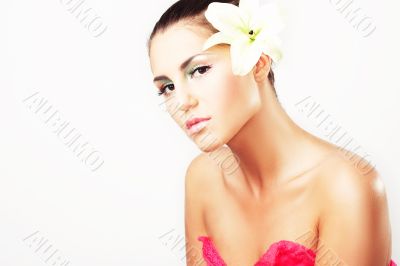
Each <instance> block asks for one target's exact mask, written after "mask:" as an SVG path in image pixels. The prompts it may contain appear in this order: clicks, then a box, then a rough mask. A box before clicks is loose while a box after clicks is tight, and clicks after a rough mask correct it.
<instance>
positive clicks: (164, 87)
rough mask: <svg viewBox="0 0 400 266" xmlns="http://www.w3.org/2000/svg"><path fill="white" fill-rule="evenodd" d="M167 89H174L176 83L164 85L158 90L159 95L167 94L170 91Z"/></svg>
mask: <svg viewBox="0 0 400 266" xmlns="http://www.w3.org/2000/svg"><path fill="white" fill-rule="evenodd" d="M166 89H168V90H170V91H173V90H174V89H175V87H174V84H172V83H170V84H167V85H165V86H163V87H162V88H161V89H160V91H159V92H158V95H159V96H161V95H163V94H167V95H168V93H166V92H165V90H166Z"/></svg>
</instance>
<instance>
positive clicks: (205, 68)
mask: <svg viewBox="0 0 400 266" xmlns="http://www.w3.org/2000/svg"><path fill="white" fill-rule="evenodd" d="M210 68H211V66H210V65H208V66H199V67H196V68H194V69H193V70H192V71H190V72H189V74H190V77H191V78H193V76H194V74H196V72H198V73H199V74H200V75H204V74H205V73H206V72H207V71H208V70H209V69H210Z"/></svg>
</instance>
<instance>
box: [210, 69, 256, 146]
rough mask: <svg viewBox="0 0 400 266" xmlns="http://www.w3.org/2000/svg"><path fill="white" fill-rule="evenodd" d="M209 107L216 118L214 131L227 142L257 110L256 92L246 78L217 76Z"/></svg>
mask: <svg viewBox="0 0 400 266" xmlns="http://www.w3.org/2000/svg"><path fill="white" fill-rule="evenodd" d="M219 77H220V78H219V80H218V81H216V82H215V83H214V84H216V88H215V89H214V92H213V95H212V96H213V97H212V98H211V99H212V102H211V106H212V108H213V113H214V115H215V116H216V121H217V123H216V125H215V127H216V131H217V132H219V134H221V138H223V139H224V142H227V141H229V139H230V138H231V137H233V136H234V135H235V134H236V133H237V132H238V131H239V130H240V128H241V127H242V126H243V125H244V124H245V123H246V122H247V121H248V120H249V119H250V118H251V117H252V116H253V115H254V114H255V112H256V111H257V110H258V107H259V105H258V104H257V102H258V101H255V99H259V97H258V96H257V95H258V91H257V90H256V89H255V88H251V85H249V82H248V80H246V77H238V76H234V75H232V74H230V73H225V74H224V75H219Z"/></svg>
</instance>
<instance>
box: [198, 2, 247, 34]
mask: <svg viewBox="0 0 400 266" xmlns="http://www.w3.org/2000/svg"><path fill="white" fill-rule="evenodd" d="M204 16H205V17H206V19H207V20H208V21H209V22H210V23H211V24H212V25H213V26H214V28H216V29H217V30H219V31H221V32H223V33H224V34H225V35H229V36H236V35H238V34H243V33H242V31H241V29H242V28H243V27H244V23H243V20H242V12H241V11H240V10H239V8H238V7H237V6H235V5H233V4H228V3H219V2H212V3H211V4H209V5H208V8H207V10H206V11H205V12H204Z"/></svg>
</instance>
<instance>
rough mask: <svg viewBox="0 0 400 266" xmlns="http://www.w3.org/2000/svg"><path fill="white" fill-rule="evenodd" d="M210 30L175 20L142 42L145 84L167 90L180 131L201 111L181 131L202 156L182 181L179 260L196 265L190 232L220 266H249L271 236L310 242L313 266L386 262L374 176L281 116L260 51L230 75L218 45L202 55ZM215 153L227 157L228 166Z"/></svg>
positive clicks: (382, 204) (383, 216) (382, 200)
mask: <svg viewBox="0 0 400 266" xmlns="http://www.w3.org/2000/svg"><path fill="white" fill-rule="evenodd" d="M210 35H211V32H209V31H208V30H207V29H206V28H204V27H201V26H195V25H191V24H188V23H185V22H179V23H176V24H174V25H172V26H170V27H168V28H167V29H166V30H165V31H164V32H160V33H157V34H156V36H155V37H154V39H153V40H152V42H151V48H150V64H151V69H152V72H153V74H154V77H161V76H162V78H157V80H156V81H155V85H156V87H157V88H158V89H161V88H164V87H165V86H167V89H166V92H167V94H164V95H163V96H161V97H165V103H166V106H167V111H168V112H169V113H170V114H171V116H172V117H173V119H174V120H175V122H176V123H177V124H178V125H179V126H180V127H181V128H182V130H184V131H185V133H188V132H187V130H186V128H185V126H184V123H185V121H186V120H187V119H189V118H192V117H211V120H209V123H208V124H207V126H206V127H205V128H204V129H203V130H202V131H200V132H199V133H198V134H195V135H193V136H189V135H188V136H189V137H190V138H191V139H192V140H193V141H194V142H195V143H196V144H197V145H198V147H199V148H200V149H201V150H202V151H203V152H202V153H201V154H199V155H198V156H197V157H196V158H194V159H193V161H192V162H191V163H190V165H189V167H188V169H187V172H186V177H185V236H186V252H187V256H186V262H187V265H188V266H194V265H206V263H205V262H204V260H202V254H201V248H202V243H201V242H200V241H199V240H197V237H198V236H200V235H207V236H210V237H212V240H213V242H214V245H215V246H216V248H217V250H218V251H219V254H220V255H221V257H222V258H223V259H224V261H225V262H226V263H227V265H228V266H244V265H254V263H255V262H256V261H257V260H258V259H259V258H260V257H261V256H262V254H264V253H265V251H266V250H267V248H268V247H269V246H270V245H271V244H272V243H274V242H277V241H279V240H291V241H294V242H297V243H299V244H302V245H304V246H306V247H308V248H311V249H312V250H313V251H314V252H316V254H317V257H316V265H350V266H378V265H382V266H387V265H388V264H389V261H390V258H391V232H390V223H389V213H388V207H387V198H386V192H385V187H384V184H383V182H382V180H381V178H380V177H379V173H378V172H377V171H376V170H375V169H374V168H373V167H372V166H371V167H370V171H368V172H365V171H361V170H363V169H364V170H365V169H367V168H366V167H365V165H367V163H368V162H366V161H364V160H363V159H362V158H360V157H359V156H358V155H356V154H354V153H352V152H350V151H347V150H344V149H340V147H338V146H336V145H334V144H331V143H329V142H326V141H324V140H322V139H320V138H318V137H316V136H314V135H312V134H310V133H308V132H307V131H305V130H303V129H302V128H300V127H299V126H297V125H296V124H295V123H294V122H293V121H292V120H291V119H290V117H289V116H288V115H287V114H286V113H285V111H284V110H283V108H282V106H281V105H280V104H279V102H278V100H277V98H276V97H275V95H274V93H273V89H272V85H271V84H270V82H269V81H268V78H267V76H268V73H269V71H270V68H271V60H270V58H269V57H268V56H267V55H265V54H263V55H262V56H261V57H260V59H259V61H258V63H257V65H256V66H255V67H254V68H253V70H252V71H251V72H250V73H249V74H248V75H246V76H235V75H233V74H232V71H231V64H230V56H229V46H228V45H217V46H214V47H211V48H209V49H208V50H206V51H205V52H202V45H203V44H204V42H205V40H206V39H207V38H208V37H209V36H210ZM197 54H200V55H199V56H197V57H195V58H194V59H193V60H192V61H191V62H190V63H189V64H188V65H187V66H185V68H183V69H180V66H181V64H182V62H184V61H186V60H187V59H188V58H190V57H192V56H194V55H197ZM207 65H211V68H207V67H205V66H207ZM196 67H198V68H197V70H196V71H195V72H194V74H189V73H191V71H192V70H193V69H195V68H196ZM211 140H212V141H211ZM224 144H226V145H224ZM217 153H218V154H225V155H224V156H229V155H230V156H231V158H237V164H236V166H237V167H235V168H234V171H230V170H231V169H232V168H230V169H227V168H226V167H221V165H222V164H221V160H222V159H221V156H220V157H218V156H212V155H214V154H217ZM360 165H363V168H362V169H361V168H360Z"/></svg>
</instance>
